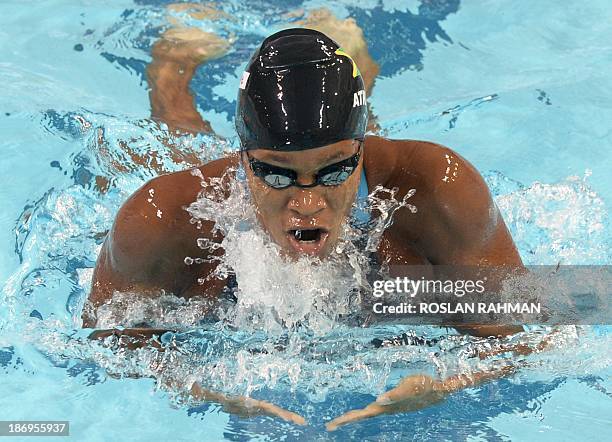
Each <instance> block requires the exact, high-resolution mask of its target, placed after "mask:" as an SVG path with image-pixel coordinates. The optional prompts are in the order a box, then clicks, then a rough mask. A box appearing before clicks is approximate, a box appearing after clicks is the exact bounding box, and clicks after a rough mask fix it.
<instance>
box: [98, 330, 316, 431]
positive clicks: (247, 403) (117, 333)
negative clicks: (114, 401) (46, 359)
mask: <svg viewBox="0 0 612 442" xmlns="http://www.w3.org/2000/svg"><path fill="white" fill-rule="evenodd" d="M166 332H174V331H173V330H167V329H153V328H126V329H111V330H96V331H94V332H93V333H91V334H90V335H89V339H99V340H103V341H104V340H106V339H107V338H109V337H111V336H113V337H114V338H115V339H114V341H112V343H111V346H112V348H113V349H128V350H135V349H138V348H143V347H151V348H154V349H156V350H157V351H165V350H166V346H165V345H164V344H162V343H161V340H160V338H161V336H162V335H163V334H164V333H166ZM170 350H171V351H172V350H176V348H174V347H171V348H170ZM159 377H160V378H162V379H163V381H162V383H163V384H164V385H165V386H166V387H169V388H172V389H180V388H181V386H182V383H181V381H179V380H176V379H168V378H164V373H159ZM188 396H189V397H188V400H195V401H198V402H213V403H216V404H219V405H221V406H222V407H223V410H224V411H226V412H227V413H231V414H234V415H237V416H240V417H253V416H272V417H278V418H280V419H282V420H284V421H287V422H291V423H294V424H296V425H306V420H305V419H304V418H303V417H302V416H300V415H299V414H297V413H294V412H292V411H289V410H285V409H284V408H281V407H279V406H277V405H275V404H273V403H271V402H267V401H262V400H258V399H253V398H250V397H246V396H227V395H225V394H222V393H218V392H215V391H212V390H208V389H206V388H204V387H202V385H201V384H200V383H199V382H194V383H193V384H192V385H191V387H190V388H189V392H188Z"/></svg>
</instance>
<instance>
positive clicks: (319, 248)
mask: <svg viewBox="0 0 612 442" xmlns="http://www.w3.org/2000/svg"><path fill="white" fill-rule="evenodd" d="M175 37H177V36H176V35H175ZM207 38H208V37H207ZM190 41H191V43H190V44H194V43H193V41H194V40H193V39H192V40H190ZM210 41H211V43H210V44H211V46H210V47H209V52H206V50H203V51H199V52H195V53H192V55H191V56H190V57H183V56H181V55H180V53H179V51H174V49H176V48H177V47H178V46H172V45H171V44H170V47H169V48H168V47H167V48H165V52H164V53H165V54H166V56H167V57H168V59H167V60H166V61H163V62H162V61H160V57H157V58H156V61H155V62H154V63H158V64H157V65H155V66H153V68H151V69H150V70H149V75H150V76H153V77H154V84H155V86H154V87H153V88H152V90H151V102H152V108H153V113H154V116H155V117H156V118H158V119H162V120H165V121H167V122H168V124H169V125H170V126H171V127H177V128H182V129H183V130H186V131H190V132H193V133H196V132H210V130H211V128H210V125H209V124H208V123H207V122H205V121H204V120H203V119H202V117H201V116H200V115H199V113H198V112H197V110H196V109H195V107H194V105H193V97H192V96H191V94H190V92H189V88H188V85H189V81H190V79H191V76H192V75H193V73H194V71H195V68H196V67H197V65H198V63H199V62H200V61H201V60H202V57H207V56H210V57H214V56H218V54H219V53H220V52H223V51H224V50H225V47H224V46H223V44H222V43H221V42H219V41H217V40H215V39H214V38H210ZM164 44H166V43H164ZM161 49H163V48H160V47H159V46H158V47H157V48H154V51H155V50H161ZM369 69H370V70H372V69H371V68H369ZM175 80H176V81H175ZM367 84H368V83H367V82H366V81H365V79H364V78H363V74H362V72H361V71H360V69H359V67H358V66H357V63H355V61H354V59H353V58H352V57H351V55H350V54H349V53H348V52H346V51H345V50H343V48H341V47H340V46H339V45H338V44H337V43H336V42H335V41H333V40H332V39H331V38H329V37H328V36H327V35H325V34H323V33H321V32H319V31H316V30H313V29H307V28H293V29H286V30H283V31H280V32H277V33H275V34H273V35H271V36H270V37H268V38H266V39H265V40H264V41H263V43H262V44H261V46H260V47H259V48H258V49H257V51H256V52H255V54H254V55H253V56H252V58H251V60H250V61H249V63H248V65H247V67H246V69H245V72H244V74H243V75H242V78H241V81H240V85H239V89H238V100H237V110H236V119H235V120H236V121H235V123H236V130H237V133H238V136H239V138H240V144H241V149H240V151H239V152H237V153H235V154H231V155H228V156H226V157H224V158H221V159H219V160H216V161H213V162H210V163H208V164H203V165H199V166H197V167H196V169H197V170H198V171H199V172H200V173H201V174H202V175H203V176H204V177H206V178H207V179H212V178H221V177H223V176H226V177H227V176H229V177H230V179H236V175H235V174H233V172H232V171H235V170H237V169H238V168H239V167H242V168H243V169H244V171H245V173H246V181H247V184H248V188H249V190H250V193H251V195H252V202H253V204H254V205H255V210H256V213H257V218H258V221H259V223H260V224H261V226H262V227H263V229H264V230H265V231H266V232H267V233H268V234H269V236H270V238H271V239H272V240H273V241H274V242H275V243H276V244H278V246H279V247H280V248H281V250H282V251H283V252H284V254H285V255H286V256H288V257H292V258H298V257H300V256H302V255H309V256H313V257H317V258H320V259H326V258H327V257H328V256H329V255H330V253H331V252H332V251H333V250H334V248H335V245H336V244H337V242H338V240H339V238H340V234H341V226H342V225H343V224H344V223H345V222H346V221H347V219H348V218H349V217H350V216H351V209H352V206H353V203H354V201H355V198H356V196H357V194H358V190H359V188H360V186H362V187H364V186H365V188H367V190H368V191H370V192H371V191H372V190H373V189H374V188H375V187H376V186H379V185H381V186H383V187H385V188H398V189H399V190H398V196H399V198H401V197H402V196H404V195H406V194H407V193H408V192H409V191H410V189H417V192H416V194H415V195H414V196H413V197H412V199H411V202H412V203H413V204H414V205H415V206H417V207H418V212H417V213H412V212H410V211H409V210H407V209H400V210H398V211H397V212H396V213H395V215H394V223H393V224H392V225H391V226H390V227H389V228H388V229H387V230H386V231H385V232H384V234H383V236H382V239H381V241H380V245H379V247H378V251H377V257H378V260H379V261H380V262H388V263H389V265H425V266H430V265H443V264H454V265H484V266H493V265H504V266H516V267H521V266H522V262H521V258H520V256H519V254H518V252H517V249H516V246H515V244H514V242H513V240H512V238H511V236H510V233H509V231H508V228H507V226H506V224H505V222H504V220H503V218H502V216H501V214H500V212H499V210H498V208H497V207H496V205H495V203H494V201H493V199H492V197H491V194H490V192H489V190H488V188H487V186H486V184H485V182H484V180H483V178H482V177H481V175H480V174H479V173H478V171H477V170H476V169H475V168H474V167H473V166H472V165H471V164H470V163H469V162H468V161H467V160H465V159H464V158H462V157H461V156H460V155H458V154H457V153H456V152H454V151H453V150H451V149H450V148H448V147H444V146H440V145H438V144H435V143H430V142H425V141H413V140H389V139H385V138H381V137H377V136H372V135H366V130H367V127H368V115H369V112H368V106H367V92H368V91H367V88H368V85H367ZM369 84H370V87H371V83H369ZM193 172H194V171H193V170H192V169H190V170H185V171H182V172H176V173H171V174H167V175H162V176H159V177H157V178H154V179H153V180H151V181H150V182H149V183H147V184H146V185H145V186H143V187H142V188H141V189H139V190H138V191H136V192H135V193H134V194H133V195H132V196H131V197H130V198H129V199H128V200H127V201H126V202H125V204H124V205H123V206H122V207H121V209H120V210H119V213H118V214H117V217H116V219H115V222H114V224H113V227H112V229H111V230H110V232H109V233H108V236H107V238H106V240H105V242H104V244H103V246H102V249H101V252H100V255H99V257H98V261H97V264H96V268H95V271H94V275H93V282H92V288H91V292H90V295H89V301H90V303H91V305H92V308H93V313H92V314H91V315H84V318H83V320H84V321H83V325H84V326H85V327H95V325H96V319H95V308H96V307H98V306H100V305H101V304H103V303H105V302H107V301H109V300H110V299H111V297H112V295H113V293H114V292H115V291H121V292H128V291H133V292H138V293H142V294H148V295H150V296H152V297H154V296H159V295H160V293H173V294H174V295H176V296H181V297H184V298H191V297H207V298H211V299H214V298H216V297H218V296H219V294H220V293H222V291H223V289H224V287H225V286H226V283H227V282H226V281H222V280H218V279H215V278H207V277H208V276H209V275H211V274H212V273H213V272H214V270H215V264H214V262H210V261H207V258H210V256H205V255H203V253H204V251H203V250H202V249H200V248H199V247H198V246H197V240H198V238H202V237H205V238H207V239H208V240H210V241H216V242H220V241H221V239H222V238H220V237H219V234H216V235H215V234H213V233H212V229H213V222H212V221H209V222H203V224H202V226H201V228H199V229H198V228H197V226H196V225H194V224H193V223H191V222H190V218H191V216H190V214H189V213H188V212H187V211H186V210H185V207H187V206H189V205H190V204H191V203H192V202H194V201H195V200H196V199H197V197H198V194H199V193H200V191H201V190H202V187H201V183H200V178H198V177H197V176H195V175H194V173H193ZM150 189H154V192H155V206H153V205H152V204H151V203H150V200H151V195H150V192H149V190H150ZM159 213H162V214H163V215H162V216H158V214H159ZM215 253H222V252H220V251H219V250H218V251H217V252H215ZM185 256H191V257H201V258H203V259H204V260H203V261H202V262H201V263H199V264H195V263H194V264H192V265H186V264H185V262H184V258H185ZM199 280H200V281H201V280H205V281H206V282H205V284H204V285H201V284H200V283H199ZM457 328H458V329H459V330H460V331H461V332H466V333H469V334H472V335H477V336H507V335H510V334H513V333H516V332H519V331H522V328H520V327H513V326H507V327H503V326H482V327H480V326H467V325H466V326H462V327H457ZM109 333H114V332H113V331H106V332H100V334H98V335H97V336H98V337H99V336H105V334H106V335H108V334H109ZM121 333H126V334H129V333H130V332H129V330H128V331H122V332H121ZM137 333H138V334H143V333H144V334H145V335H146V331H144V332H143V330H142V329H139V330H138V332H137ZM506 374H507V373H506V372H499V373H494V372H485V373H480V374H478V373H477V374H473V375H472V376H470V377H461V376H457V377H453V378H448V379H445V380H441V381H435V380H433V379H432V378H430V377H428V376H411V377H409V378H407V379H404V380H403V381H401V382H400V384H399V386H398V387H397V388H395V389H392V390H391V391H389V392H387V393H386V394H385V395H383V396H381V397H380V398H379V399H378V400H377V401H376V402H375V403H373V404H371V405H370V406H368V407H366V408H365V409H363V410H356V411H352V412H349V413H347V414H345V415H343V416H340V417H339V418H337V419H335V420H333V421H331V422H329V423H328V429H330V430H334V429H335V428H337V427H338V426H339V425H344V424H346V423H348V422H352V421H355V420H359V419H364V418H367V417H372V416H376V415H379V414H383V413H390V412H396V411H407V410H414V409H419V408H422V407H424V406H427V405H429V404H431V403H435V402H437V401H439V400H441V399H442V398H443V397H444V396H445V395H447V394H449V393H450V392H452V391H456V390H458V389H460V388H464V387H467V386H470V385H476V384H478V383H480V382H483V381H485V380H487V379H491V378H495V377H499V376H503V375H506ZM192 393H193V394H194V395H195V396H197V397H201V398H203V399H206V398H213V399H212V400H216V401H219V402H221V403H225V404H227V405H228V407H229V408H230V409H235V407H239V405H240V404H244V403H245V402H246V401H247V400H246V399H244V400H242V401H241V400H237V399H235V398H234V399H230V398H225V397H224V396H222V395H218V394H216V393H212V392H207V391H206V390H203V389H202V388H201V387H200V386H199V385H197V386H196V384H194V387H193V388H192ZM250 401H251V403H252V400H250ZM237 404H238V405H237ZM232 407H233V408H232ZM274 407H275V406H273V405H271V404H267V403H260V404H258V405H257V406H256V407H255V408H254V409H257V410H260V412H262V413H266V414H272V415H276V416H280V417H283V418H285V419H287V420H290V421H293V422H296V423H303V419H302V420H300V419H299V418H300V417H299V416H298V417H296V416H297V415H295V414H294V413H293V414H290V415H287V414H286V413H289V412H286V411H285V410H282V409H278V407H276V408H274Z"/></svg>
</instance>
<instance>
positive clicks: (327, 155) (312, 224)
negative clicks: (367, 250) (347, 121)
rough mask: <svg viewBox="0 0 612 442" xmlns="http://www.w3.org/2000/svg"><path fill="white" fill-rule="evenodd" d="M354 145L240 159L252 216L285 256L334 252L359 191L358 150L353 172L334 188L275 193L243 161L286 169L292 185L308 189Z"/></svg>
mask: <svg viewBox="0 0 612 442" xmlns="http://www.w3.org/2000/svg"><path fill="white" fill-rule="evenodd" d="M359 144H360V142H359V141H355V140H345V141H341V142H338V143H335V144H330V145H327V146H324V147H319V148H316V149H309V150H304V151H298V152H277V151H271V150H266V149H256V150H250V151H248V153H244V154H243V155H242V160H243V166H244V169H245V170H246V174H247V181H248V184H249V188H250V190H251V193H252V195H253V200H254V203H255V208H256V212H257V217H258V219H259V221H260V223H261V224H262V226H263V227H264V229H265V230H266V231H267V232H268V234H269V235H270V236H271V237H272V239H273V240H274V242H276V243H277V244H278V245H279V246H280V247H281V248H282V250H283V251H284V252H285V253H286V254H287V255H289V256H291V257H294V258H296V257H299V256H301V255H310V256H316V257H319V258H325V257H326V256H328V255H329V254H330V252H331V251H332V250H333V249H334V246H335V245H336V243H337V241H338V238H339V236H340V233H341V229H342V225H343V223H344V222H345V221H347V218H348V216H349V215H350V212H351V208H352V206H353V203H354V201H355V197H356V194H357V189H358V187H359V180H360V176H361V168H362V163H363V159H362V157H363V147H361V157H360V158H359V164H358V166H357V168H356V169H355V170H354V172H353V173H352V174H351V175H350V176H349V177H348V179H346V181H344V182H343V183H341V184H339V185H335V186H324V185H318V186H314V187H309V188H301V187H296V186H290V187H286V188H283V189H275V188H273V187H271V186H270V185H268V184H266V182H264V180H263V179H262V178H261V177H260V176H256V175H255V174H254V172H253V169H252V168H251V166H250V164H249V158H250V159H251V161H255V162H259V164H261V163H265V164H264V165H263V167H264V168H267V165H270V166H274V167H278V168H281V169H288V170H292V171H294V172H295V173H296V174H297V183H298V184H302V185H308V184H312V183H314V182H315V177H316V175H317V173H318V172H319V171H320V170H321V169H323V168H325V167H327V166H330V165H332V164H336V163H338V162H341V161H343V160H345V159H348V158H351V157H353V156H354V155H355V154H356V153H357V152H358V151H359V149H360V146H359ZM253 164H258V163H253ZM266 170H272V171H273V170H274V169H269V168H267V169H266Z"/></svg>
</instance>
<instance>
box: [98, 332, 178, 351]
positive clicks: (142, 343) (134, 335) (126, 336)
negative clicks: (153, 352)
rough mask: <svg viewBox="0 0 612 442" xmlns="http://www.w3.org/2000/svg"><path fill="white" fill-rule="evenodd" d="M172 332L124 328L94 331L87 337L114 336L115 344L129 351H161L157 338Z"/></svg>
mask: <svg viewBox="0 0 612 442" xmlns="http://www.w3.org/2000/svg"><path fill="white" fill-rule="evenodd" d="M171 331H173V330H169V329H163V328H144V327H143V328H124V329H118V328H116V329H105V330H96V331H94V332H92V333H91V334H90V335H89V336H88V337H89V339H99V340H103V339H106V338H108V337H110V336H114V337H115V338H116V339H117V341H116V344H117V345H118V346H120V347H125V348H127V349H129V350H134V349H136V348H142V347H152V348H156V349H158V350H162V351H163V347H162V345H161V342H160V341H159V338H160V337H161V336H162V335H163V334H164V333H166V332H171Z"/></svg>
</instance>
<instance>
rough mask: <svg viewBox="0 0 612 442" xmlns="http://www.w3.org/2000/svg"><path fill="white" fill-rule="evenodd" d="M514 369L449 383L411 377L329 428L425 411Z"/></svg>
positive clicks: (331, 424) (456, 377)
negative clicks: (450, 395)
mask: <svg viewBox="0 0 612 442" xmlns="http://www.w3.org/2000/svg"><path fill="white" fill-rule="evenodd" d="M514 369H515V368H514V367H504V368H502V369H500V370H495V371H486V372H477V373H472V374H470V375H456V376H451V377H449V378H447V379H445V380H435V379H433V378H432V377H431V376H427V375H413V376H408V377H406V378H404V379H402V380H401V381H400V383H399V385H398V386H397V387H395V388H393V389H391V390H389V391H387V392H386V393H384V394H381V395H380V396H378V398H377V399H376V401H375V402H372V403H371V404H370V405H368V406H367V407H365V408H363V409H361V410H352V411H349V412H347V413H345V414H343V415H342V416H339V417H337V418H335V419H334V420H332V421H330V422H328V423H327V424H326V425H325V426H326V427H327V430H328V431H334V430H336V429H337V428H338V427H340V426H342V425H346V424H349V423H352V422H356V421H360V420H362V419H368V418H370V417H375V416H380V415H382V414H392V413H406V412H409V411H416V410H421V409H423V408H426V407H429V406H431V405H434V404H437V403H439V402H441V401H442V400H444V399H445V398H446V396H448V395H449V394H450V393H453V392H455V391H458V390H461V389H463V388H467V387H472V386H475V385H477V384H480V383H482V382H485V381H487V380H491V379H497V378H500V377H503V376H507V375H509V374H511V373H513V372H514Z"/></svg>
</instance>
